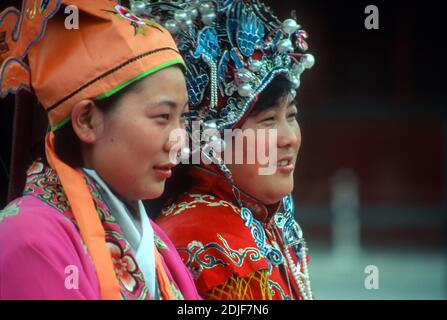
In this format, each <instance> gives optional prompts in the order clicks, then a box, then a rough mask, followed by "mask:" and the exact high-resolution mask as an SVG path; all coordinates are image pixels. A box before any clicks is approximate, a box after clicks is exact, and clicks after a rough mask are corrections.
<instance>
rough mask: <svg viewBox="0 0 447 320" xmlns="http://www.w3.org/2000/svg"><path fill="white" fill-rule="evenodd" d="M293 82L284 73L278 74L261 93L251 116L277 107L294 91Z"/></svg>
mask: <svg viewBox="0 0 447 320" xmlns="http://www.w3.org/2000/svg"><path fill="white" fill-rule="evenodd" d="M292 89H293V84H292V82H291V81H290V80H289V79H287V77H286V76H285V75H283V74H279V75H277V76H276V77H275V78H274V79H273V80H272V82H270V83H269V84H268V85H267V86H266V87H265V89H264V90H263V91H261V93H260V94H259V97H258V100H257V101H256V103H255V105H254V107H253V109H252V110H251V112H250V114H249V116H256V115H258V114H259V113H261V112H263V111H266V110H268V109H270V108H273V107H276V106H277V105H278V104H279V103H281V102H282V100H283V99H285V98H287V96H288V95H289V94H290V93H291V92H292Z"/></svg>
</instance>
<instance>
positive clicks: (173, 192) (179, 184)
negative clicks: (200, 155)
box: [144, 74, 293, 219]
mask: <svg viewBox="0 0 447 320" xmlns="http://www.w3.org/2000/svg"><path fill="white" fill-rule="evenodd" d="M292 88H293V85H292V82H291V81H290V80H289V79H287V77H286V76H284V75H282V74H281V75H278V76H276V77H275V78H274V79H273V80H272V82H270V83H269V84H268V85H267V86H266V87H265V89H264V90H263V91H262V92H261V93H260V94H259V97H258V100H257V101H256V103H255V105H254V107H253V109H252V110H251V112H250V114H249V116H255V115H257V114H259V113H261V112H263V111H266V110H268V109H270V108H274V107H276V106H277V105H278V104H279V103H281V102H282V100H283V99H285V98H287V96H288V95H289V94H290V92H291V91H292ZM189 168H190V165H184V164H180V165H178V166H176V167H175V168H174V169H173V174H172V177H171V178H170V179H168V180H167V181H166V185H165V190H164V192H163V194H162V195H161V197H159V198H158V199H154V200H145V201H144V204H145V206H146V207H147V208H148V209H149V210H148V212H149V216H150V217H151V218H153V219H155V217H157V216H158V215H159V214H160V212H161V210H162V209H163V208H165V207H167V206H169V205H171V204H172V203H174V202H175V200H176V198H177V197H178V196H180V195H181V194H182V193H184V192H185V191H187V190H188V189H189V188H190V186H191V184H192V181H191V177H190V176H189V175H188V171H189Z"/></svg>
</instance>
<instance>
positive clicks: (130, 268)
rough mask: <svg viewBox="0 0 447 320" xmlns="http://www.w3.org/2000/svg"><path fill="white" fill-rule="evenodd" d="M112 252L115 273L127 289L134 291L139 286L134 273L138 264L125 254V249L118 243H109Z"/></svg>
mask: <svg viewBox="0 0 447 320" xmlns="http://www.w3.org/2000/svg"><path fill="white" fill-rule="evenodd" d="M107 245H108V247H109V250H110V253H111V255H112V263H113V267H114V269H115V273H116V275H117V277H118V279H119V281H121V283H122V284H123V285H124V287H125V288H126V290H128V291H130V292H133V291H134V290H135V288H136V286H137V281H136V279H135V277H134V276H133V273H134V272H135V271H137V264H136V263H135V261H134V260H133V258H132V257H131V256H129V255H123V251H122V250H121V248H120V247H118V246H117V245H116V244H114V243H111V242H108V243H107Z"/></svg>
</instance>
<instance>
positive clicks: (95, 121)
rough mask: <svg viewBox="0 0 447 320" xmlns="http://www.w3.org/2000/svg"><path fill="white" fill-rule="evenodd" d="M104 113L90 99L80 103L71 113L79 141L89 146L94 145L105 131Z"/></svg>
mask: <svg viewBox="0 0 447 320" xmlns="http://www.w3.org/2000/svg"><path fill="white" fill-rule="evenodd" d="M103 119H104V115H103V113H102V112H101V111H100V110H99V109H98V108H97V107H96V106H95V102H94V101H93V100H90V99H86V100H82V101H80V102H78V103H77V104H76V105H75V106H74V107H73V110H72V111H71V122H72V125H73V130H74V132H75V133H76V135H77V136H78V137H79V139H80V140H81V141H82V142H84V143H87V144H94V143H95V142H96V141H97V140H98V138H99V137H100V135H101V133H102V130H103Z"/></svg>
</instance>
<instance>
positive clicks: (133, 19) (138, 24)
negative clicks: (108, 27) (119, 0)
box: [103, 4, 163, 36]
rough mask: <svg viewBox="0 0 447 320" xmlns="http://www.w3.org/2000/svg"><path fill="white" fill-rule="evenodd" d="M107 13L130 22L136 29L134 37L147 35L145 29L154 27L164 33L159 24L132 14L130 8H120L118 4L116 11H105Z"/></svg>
mask: <svg viewBox="0 0 447 320" xmlns="http://www.w3.org/2000/svg"><path fill="white" fill-rule="evenodd" d="M103 11H106V12H109V13H111V14H113V15H115V16H118V17H120V18H122V19H126V20H129V21H130V25H131V26H132V27H134V29H135V34H134V35H138V34H141V35H144V36H145V35H146V32H145V27H146V26H147V27H152V28H155V29H157V30H159V31H161V32H163V30H161V29H160V27H159V26H158V24H157V23H155V22H154V21H151V20H148V19H143V18H140V17H138V16H136V15H135V14H134V13H132V12H131V11H130V10H129V9H128V8H126V7H123V6H120V5H119V4H117V5H116V6H115V11H111V10H103Z"/></svg>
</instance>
